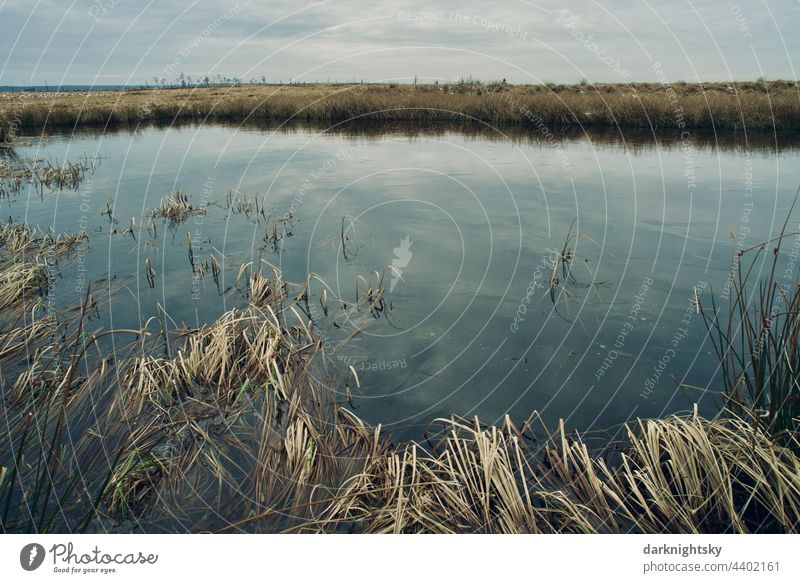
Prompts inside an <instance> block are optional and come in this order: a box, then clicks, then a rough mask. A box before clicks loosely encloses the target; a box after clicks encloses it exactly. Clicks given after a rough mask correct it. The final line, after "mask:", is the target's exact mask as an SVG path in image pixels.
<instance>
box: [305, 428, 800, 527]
mask: <svg viewBox="0 0 800 583" xmlns="http://www.w3.org/2000/svg"><path fill="white" fill-rule="evenodd" d="M442 422H443V423H444V424H445V430H446V434H445V436H444V437H443V438H442V439H441V440H440V441H439V442H438V443H437V444H436V445H435V446H434V447H433V448H432V449H428V448H426V447H423V446H420V445H418V444H413V443H412V444H406V445H402V446H400V447H398V448H397V449H394V450H392V451H390V452H389V453H388V454H387V455H384V456H381V457H379V458H376V459H375V460H374V461H373V462H372V463H371V464H370V466H369V468H368V470H367V471H366V472H364V473H363V474H362V475H360V476H358V477H356V478H355V479H353V480H351V482H350V483H349V484H348V486H347V488H346V489H344V490H343V491H342V492H340V493H339V495H338V497H337V499H336V500H335V501H334V502H333V503H332V504H331V505H330V507H329V508H328V509H327V510H326V512H325V513H324V514H323V515H322V516H321V517H320V518H319V519H318V520H317V521H316V523H315V524H313V525H312V524H306V525H304V526H303V527H302V528H303V529H306V530H319V531H330V530H339V529H341V528H343V527H344V526H348V527H349V528H351V529H356V530H358V531H363V532H438V533H452V532H461V533H465V532H486V533H520V532H525V533H539V532H550V533H554V532H559V533H563V532H572V533H627V532H639V533H702V532H706V533H720V532H797V531H798V529H799V528H800V461H799V460H798V458H797V457H795V456H794V454H793V453H792V452H791V451H789V450H787V449H784V448H782V447H780V446H778V445H776V444H775V443H774V442H773V441H772V440H771V439H770V438H769V436H768V435H767V434H765V433H763V432H762V431H761V430H759V429H757V428H755V427H752V426H750V425H748V424H747V423H746V422H744V421H741V420H739V419H730V420H715V421H707V420H704V419H701V418H699V417H697V416H693V417H689V418H680V417H669V418H666V419H663V420H647V421H639V422H638V423H636V424H632V425H630V426H629V427H628V428H627V432H628V437H627V440H626V441H625V442H624V443H623V444H621V445H620V447H621V451H620V452H619V453H613V454H611V457H613V458H614V461H610V460H609V459H608V458H606V457H603V456H598V455H592V454H591V453H590V451H589V449H588V447H587V445H586V444H585V443H583V442H582V441H581V440H580V439H579V438H577V437H570V436H568V435H567V434H566V433H565V431H564V428H563V426H562V427H561V428H560V431H559V433H558V434H556V435H555V436H552V437H551V438H550V439H549V441H547V443H546V444H545V446H544V448H543V449H542V448H539V447H538V446H535V447H534V446H531V444H530V443H529V442H528V441H527V439H526V438H525V437H524V436H523V433H522V432H521V431H520V430H519V429H517V428H516V427H514V426H513V425H512V424H510V423H508V422H507V423H506V425H505V426H504V427H503V428H498V427H490V428H484V427H482V426H481V425H480V424H479V423H478V422H477V420H476V422H475V423H474V424H471V425H470V424H467V423H464V422H461V421H457V420H450V421H442Z"/></svg>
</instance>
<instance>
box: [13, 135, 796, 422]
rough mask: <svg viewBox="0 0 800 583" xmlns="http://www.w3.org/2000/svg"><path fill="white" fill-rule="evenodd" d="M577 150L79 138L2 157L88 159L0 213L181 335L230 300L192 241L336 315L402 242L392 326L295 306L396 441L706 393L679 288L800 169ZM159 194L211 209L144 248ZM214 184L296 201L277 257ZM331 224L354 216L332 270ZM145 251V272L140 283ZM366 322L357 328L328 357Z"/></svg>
mask: <svg viewBox="0 0 800 583" xmlns="http://www.w3.org/2000/svg"><path fill="white" fill-rule="evenodd" d="M593 142H594V143H596V144H597V147H595V144H593ZM593 142H592V141H589V140H588V139H586V138H581V139H578V140H563V141H562V140H558V142H557V143H558V144H559V147H560V148H561V149H562V150H563V156H562V157H560V156H559V155H558V151H557V150H556V148H555V143H548V142H546V141H541V140H539V141H535V142H531V141H530V140H524V139H517V140H515V141H513V142H511V141H501V140H492V139H485V138H481V137H480V136H474V135H473V136H469V137H467V136H464V135H461V134H459V133H456V132H440V133H431V134H426V133H425V132H422V133H421V134H419V135H417V136H416V137H414V138H409V137H406V136H404V135H403V134H402V133H400V132H395V133H388V134H384V135H382V134H379V133H374V132H372V133H365V134H360V135H359V134H356V135H353V134H333V135H325V134H319V133H317V132H314V131H309V130H302V129H298V130H295V131H293V132H287V133H274V134H273V133H271V132H268V131H254V130H252V129H251V130H248V131H240V132H236V131H234V130H231V129H229V128H225V127H203V128H195V127H185V128H183V129H180V130H175V129H173V130H170V131H165V130H158V129H147V130H144V131H141V132H138V133H137V134H136V135H135V136H134V137H133V138H132V135H131V134H129V133H120V134H106V135H105V136H102V137H97V136H92V135H89V134H85V135H80V136H77V137H75V138H73V139H72V140H71V141H70V140H66V139H54V140H51V141H50V142H48V143H46V144H43V145H41V147H40V149H37V148H36V147H35V146H33V145H32V146H31V147H28V148H25V149H22V150H21V151H20V154H21V155H23V156H36V157H38V158H47V159H52V160H54V161H57V160H61V159H63V158H64V157H65V156H66V157H67V158H69V159H75V158H78V157H81V156H83V155H84V154H85V155H88V156H94V155H99V156H101V157H102V161H101V164H100V166H99V168H98V171H97V172H96V174H95V175H94V176H93V177H91V178H90V179H89V180H88V181H87V182H86V183H85V184H84V186H83V188H82V190H81V192H79V193H68V192H64V193H61V194H59V195H56V194H51V195H48V196H47V197H46V198H45V200H44V202H42V201H41V200H39V198H38V196H37V195H35V193H30V196H28V193H27V192H25V193H22V194H21V195H19V196H18V197H16V199H15V200H13V201H10V202H9V201H3V212H4V214H5V215H8V214H10V215H11V216H12V217H13V218H14V220H27V222H29V223H31V224H37V225H39V226H41V227H47V226H52V227H53V228H54V229H55V231H56V232H63V231H77V230H78V229H79V228H80V225H81V224H83V223H86V224H87V225H88V227H87V231H88V232H89V234H90V236H91V248H92V253H91V254H90V255H87V256H86V257H84V258H83V261H82V263H81V268H83V266H85V267H86V268H87V275H88V277H90V278H98V277H101V276H104V275H107V274H109V273H111V274H115V275H116V276H117V279H116V281H115V285H116V286H119V287H120V289H117V290H116V293H115V295H114V296H113V298H112V300H111V302H110V305H109V306H105V307H103V308H102V311H103V316H104V318H105V319H106V320H107V323H113V325H114V326H115V327H129V326H135V327H138V325H139V322H140V321H142V320H144V319H146V318H148V317H151V316H153V315H155V314H156V305H157V303H160V304H161V305H162V306H164V308H165V310H166V311H167V313H168V314H169V315H170V317H171V318H172V319H173V320H174V321H175V322H176V323H181V322H185V323H187V324H190V325H195V324H197V323H198V322H203V321H209V320H211V319H213V318H214V317H216V316H217V315H218V314H219V313H221V311H222V310H223V309H226V308H230V307H232V306H234V305H237V304H238V303H240V301H241V300H240V296H239V295H237V294H235V293H228V294H227V295H226V296H225V297H224V298H223V299H222V300H221V299H220V297H219V295H218V292H217V289H216V286H215V285H214V284H213V282H212V281H211V278H210V277H206V278H205V279H204V280H203V282H201V283H200V284H199V288H198V289H199V293H197V294H195V295H196V296H198V297H196V298H193V297H192V273H191V268H190V264H189V261H188V258H187V253H188V249H187V242H186V241H187V237H186V232H187V231H190V230H191V231H192V233H193V239H194V253H195V255H196V256H197V257H200V258H202V257H206V256H208V253H209V252H210V251H211V250H212V249H214V250H216V252H218V253H220V254H222V255H224V256H225V258H226V259H225V265H226V272H225V278H224V281H223V287H225V288H228V287H230V286H231V285H233V283H234V281H233V280H234V278H235V276H236V273H237V271H238V267H239V265H240V264H241V263H242V262H247V261H255V262H258V261H259V259H264V260H266V261H269V262H270V263H272V264H275V265H277V266H279V267H281V268H282V269H283V270H284V272H285V275H286V277H287V279H289V280H292V281H302V280H303V278H304V276H305V274H306V273H307V272H313V273H316V274H319V275H320V276H321V277H323V278H324V279H325V280H326V281H327V282H328V285H330V287H331V288H332V290H333V292H335V293H336V294H337V295H339V296H340V297H341V298H342V299H343V300H344V301H345V302H348V303H349V304H352V301H353V300H354V299H355V288H356V281H357V277H358V276H362V277H364V278H365V279H369V278H370V273H371V272H373V271H374V270H378V271H381V270H383V269H384V268H385V267H386V266H389V265H392V262H393V260H397V251H396V249H397V248H398V246H399V245H401V242H402V241H403V239H405V238H408V240H409V241H410V247H409V250H410V253H411V255H410V257H407V258H406V259H407V260H405V259H404V260H403V263H405V265H403V267H402V273H401V274H400V277H399V279H398V281H397V283H396V285H395V287H394V289H393V291H392V292H391V293H388V287H389V278H390V275H391V273H392V272H391V271H390V270H387V271H386V275H385V287H386V288H387V293H388V295H387V301H388V302H389V303H390V304H391V308H392V309H391V310H389V311H388V313H387V314H386V315H387V316H388V318H387V317H382V318H380V319H373V318H371V317H370V315H369V314H368V313H367V311H366V310H362V311H360V312H359V311H353V310H352V308H351V310H350V312H349V313H348V314H349V318H348V317H345V315H344V314H343V313H341V312H340V313H339V315H338V316H337V317H336V321H337V324H339V325H340V326H341V327H340V328H336V327H334V326H333V316H334V314H335V313H336V312H337V311H336V310H331V314H330V315H331V317H329V318H324V317H322V311H321V308H320V305H319V303H318V296H317V297H316V298H314V299H312V302H311V308H312V310H313V313H314V315H315V317H317V318H318V319H319V320H318V323H317V324H318V327H319V330H320V332H321V333H322V334H324V335H325V337H326V338H328V339H330V340H331V341H332V344H331V346H332V347H333V346H336V348H335V350H332V354H331V356H332V358H333V360H334V362H338V363H339V365H340V366H341V368H342V369H346V368H347V366H348V365H352V366H353V367H354V368H355V369H356V370H357V371H358V373H359V377H360V379H361V383H362V388H361V390H354V397H355V403H356V405H357V406H358V411H357V413H358V414H359V415H361V416H363V417H365V418H366V419H368V420H369V421H371V422H374V423H378V422H381V423H383V424H384V426H388V427H389V428H390V429H391V430H392V431H393V432H394V433H396V434H401V433H403V432H404V431H406V430H408V431H409V433H410V434H415V435H416V434H418V432H417V431H416V430H415V429H410V428H411V426H413V425H414V424H426V423H428V422H429V421H430V420H431V419H433V418H434V417H437V416H449V415H450V414H451V413H457V414H460V415H465V416H472V415H475V414H478V415H480V417H481V418H482V419H483V420H484V421H487V422H492V421H494V420H495V419H497V418H498V417H500V416H502V415H503V414H504V413H505V412H506V411H508V412H510V413H511V415H512V418H514V419H515V420H518V421H519V420H524V419H525V418H527V416H528V415H529V414H530V413H531V412H532V411H533V410H538V411H540V412H542V413H543V415H544V417H545V419H546V420H547V421H548V422H553V421H555V420H557V419H558V418H566V419H568V420H569V424H570V425H571V426H573V427H577V428H579V429H587V428H590V427H595V428H602V427H610V426H613V425H615V424H617V423H619V422H621V421H624V420H625V419H627V418H629V417H631V416H634V417H635V416H651V415H658V414H661V413H662V412H664V411H665V410H666V411H672V410H679V409H687V408H689V407H691V405H692V403H693V402H694V401H695V400H697V399H698V398H699V397H700V394H699V393H687V392H685V391H679V390H677V389H676V381H678V382H680V381H684V382H687V383H690V384H692V385H698V386H701V387H705V386H706V385H708V384H709V383H712V387H713V386H715V385H714V384H713V381H714V379H713V372H714V359H713V356H712V355H711V346H710V345H708V344H706V345H704V346H701V342H702V338H703V333H704V331H705V328H704V325H703V322H702V320H701V317H700V316H699V315H697V314H696V312H693V311H692V309H691V305H690V300H691V299H692V298H693V297H694V291H693V290H694V289H695V287H698V288H702V286H703V285H706V286H707V287H706V289H705V292H703V293H704V294H706V295H705V297H708V295H707V294H710V287H711V286H713V287H714V288H715V289H716V290H721V289H722V287H723V284H724V282H725V278H726V273H727V270H728V267H729V265H730V261H731V257H732V248H733V247H732V245H733V242H732V239H731V234H736V235H737V236H738V237H739V238H740V240H741V241H742V243H743V244H744V245H746V246H749V245H751V244H755V243H757V242H759V241H761V240H763V239H766V238H767V236H768V235H769V234H770V233H774V232H776V231H777V230H778V227H777V224H778V223H780V222H781V221H782V219H783V216H784V213H785V210H786V209H787V208H788V205H789V202H790V200H791V197H792V195H793V194H794V191H795V189H796V188H797V184H798V183H800V170H798V165H797V159H796V158H797V155H796V153H795V151H794V149H789V150H785V151H783V152H782V153H780V154H777V155H775V154H770V153H769V152H768V151H766V150H763V149H759V150H755V151H752V152H748V151H747V150H745V149H742V148H730V147H728V148H725V147H723V148H711V147H703V148H697V147H696V146H697V145H698V143H697V142H692V147H691V148H689V149H686V150H682V149H681V148H680V143H678V144H673V145H672V146H669V147H660V148H655V147H652V144H651V145H650V147H646V142H647V141H646V140H645V141H642V140H638V141H637V140H629V143H628V147H623V146H622V145H620V143H616V145H615V143H614V142H610V141H609V138H608V136H607V135H605V137H603V136H597V137H596V139H595V140H593ZM637 144H638V147H633V146H634V145H637ZM563 157H566V159H567V160H568V162H569V164H568V168H567V169H565V168H564V164H563V159H564V158H563ZM748 181H749V182H751V183H752V184H750V183H749V182H748ZM176 187H181V188H183V189H184V190H185V191H186V192H187V193H189V194H190V195H191V196H192V199H193V200H194V201H195V202H198V203H199V202H205V201H207V202H209V203H211V204H210V206H209V207H208V213H207V214H206V215H205V216H202V217H198V218H193V219H189V221H187V222H186V223H184V224H183V225H181V226H179V227H178V228H177V229H176V230H175V231H174V232H170V231H165V229H164V227H163V226H162V225H159V232H158V235H159V236H158V238H157V239H155V240H151V238H150V237H149V236H148V234H147V228H146V225H147V221H148V219H147V215H146V212H147V209H149V208H153V207H155V206H157V205H158V202H159V200H160V198H161V197H162V196H163V195H165V194H168V193H170V192H171V191H172V190H173V189H174V188H176ZM204 189H205V190H206V194H205V195H204V194H203V193H204ZM231 189H235V190H238V191H241V192H243V193H246V194H247V195H249V196H251V197H252V196H254V195H259V198H260V199H262V200H263V202H264V204H263V206H264V208H265V214H267V215H268V216H270V219H271V220H273V219H275V218H276V217H280V216H283V215H284V214H285V213H287V212H288V211H289V209H290V208H294V209H296V219H298V222H297V224H296V225H295V226H294V228H293V234H292V236H291V237H287V238H285V239H283V241H282V242H281V243H282V246H283V248H284V252H283V253H281V254H274V253H272V252H271V251H270V248H269V245H265V243H264V241H263V237H264V235H265V234H268V231H269V227H267V226H266V225H265V224H264V221H263V220H262V222H261V223H259V222H258V221H257V220H256V219H255V217H251V218H248V217H246V216H245V215H243V214H232V215H229V213H228V212H227V211H226V210H225V209H224V208H222V206H224V202H225V199H226V195H227V193H228V192H229V190H231ZM750 189H752V190H750ZM751 192H752V198H750V197H749V194H750V193H751ZM107 199H111V200H112V201H113V204H114V215H115V216H116V217H117V220H118V221H119V224H118V225H116V228H117V229H118V230H122V229H124V228H125V227H126V226H127V225H128V224H129V222H130V220H131V218H132V217H135V219H136V224H137V226H139V227H140V228H141V231H140V232H138V237H137V239H136V240H135V241H134V240H133V239H132V238H129V237H127V238H122V237H120V236H119V235H116V236H114V237H112V238H110V239H109V236H108V232H109V228H111V226H110V225H109V224H108V222H107V220H106V219H105V218H104V217H102V216H101V215H100V213H101V212H102V211H103V210H105V208H106V200H107ZM216 203H219V205H217V204H216ZM750 203H752V207H750V206H749V205H750ZM343 217H348V218H347V219H346V223H347V224H348V225H350V224H352V225H353V227H352V228H350V227H348V229H347V234H348V236H349V240H348V241H347V249H346V251H347V259H345V257H344V253H343V250H342V248H341V243H342V237H341V233H342V220H343ZM576 217H577V220H576V221H575V230H574V231H573V233H575V235H576V237H575V238H574V240H571V242H570V243H569V244H568V245H567V247H568V248H569V249H571V250H572V251H573V252H574V259H573V261H572V272H571V273H572V275H573V276H574V280H573V279H570V280H569V282H568V283H567V284H566V285H565V286H564V285H562V284H563V283H564V279H565V278H564V274H563V273H561V272H559V287H558V290H559V292H560V293H559V294H557V295H556V299H557V309H554V304H553V302H552V301H551V296H550V294H549V293H548V287H549V284H550V278H551V270H550V269H549V268H548V267H547V265H546V264H547V262H548V261H549V258H550V257H551V254H550V251H551V250H554V249H557V250H559V251H560V250H561V249H562V247H563V246H564V241H565V238H567V237H568V235H569V233H570V225H571V224H572V223H573V221H574V220H575V219H576ZM100 229H102V230H100ZM264 247H266V249H265V248H264ZM146 257H149V258H150V260H151V262H152V264H153V265H154V268H155V269H156V272H157V284H156V288H155V289H153V290H151V289H149V287H148V286H147V283H146V281H145V277H144V272H143V265H144V260H145V258H146ZM396 263H397V262H396ZM397 264H399V263H397ZM63 275H64V276H63V278H62V279H60V280H58V282H57V283H56V294H57V297H58V298H59V301H61V302H63V303H67V302H74V301H77V300H79V299H80V298H79V297H78V294H76V291H75V283H76V281H77V277H78V275H79V274H78V270H77V264H76V263H72V264H70V265H65V266H64V273H63ZM374 279H375V276H374V275H373V276H372V280H373V281H374ZM650 279H652V284H651V285H645V284H646V283H647V282H648V281H649V280H650ZM532 282H533V283H534V285H533V286H532V288H531V289H532V293H531V294H530V295H527V294H528V290H529V286H531V283H532ZM359 285H360V293H361V294H362V296H363V294H364V291H365V290H364V288H365V285H364V283H363V282H361V283H360V284H359ZM539 285H541V287H539ZM644 287H646V288H647V289H646V290H644ZM643 290H644V291H643ZM526 295H527V297H526ZM637 295H638V298H637ZM637 302H638V304H640V308H639V309H635V308H633V306H635V305H637ZM112 316H113V320H112V319H110V317H112ZM515 316H516V320H515ZM362 324H367V325H366V327H365V329H364V331H363V332H361V333H360V334H358V335H357V336H355V337H354V338H353V339H352V340H351V341H350V342H349V343H347V344H346V345H344V346H338V341H340V340H342V339H343V338H344V337H346V336H347V335H348V334H349V333H350V332H351V331H352V330H353V327H354V326H360V325H362ZM623 330H624V333H623ZM610 355H613V358H610ZM604 360H605V362H606V364H605V365H604V364H603V363H604ZM659 361H661V362H662V366H661V368H655V369H654V367H658V363H659ZM665 361H666V362H665ZM599 371H602V374H598V373H599ZM673 376H674V379H675V380H673V378H672V377H673ZM643 395H644V396H646V397H647V398H644V397H643ZM702 406H708V407H712V406H713V403H712V402H711V401H708V400H707V403H706V404H703V405H702ZM404 428H405V429H404Z"/></svg>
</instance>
